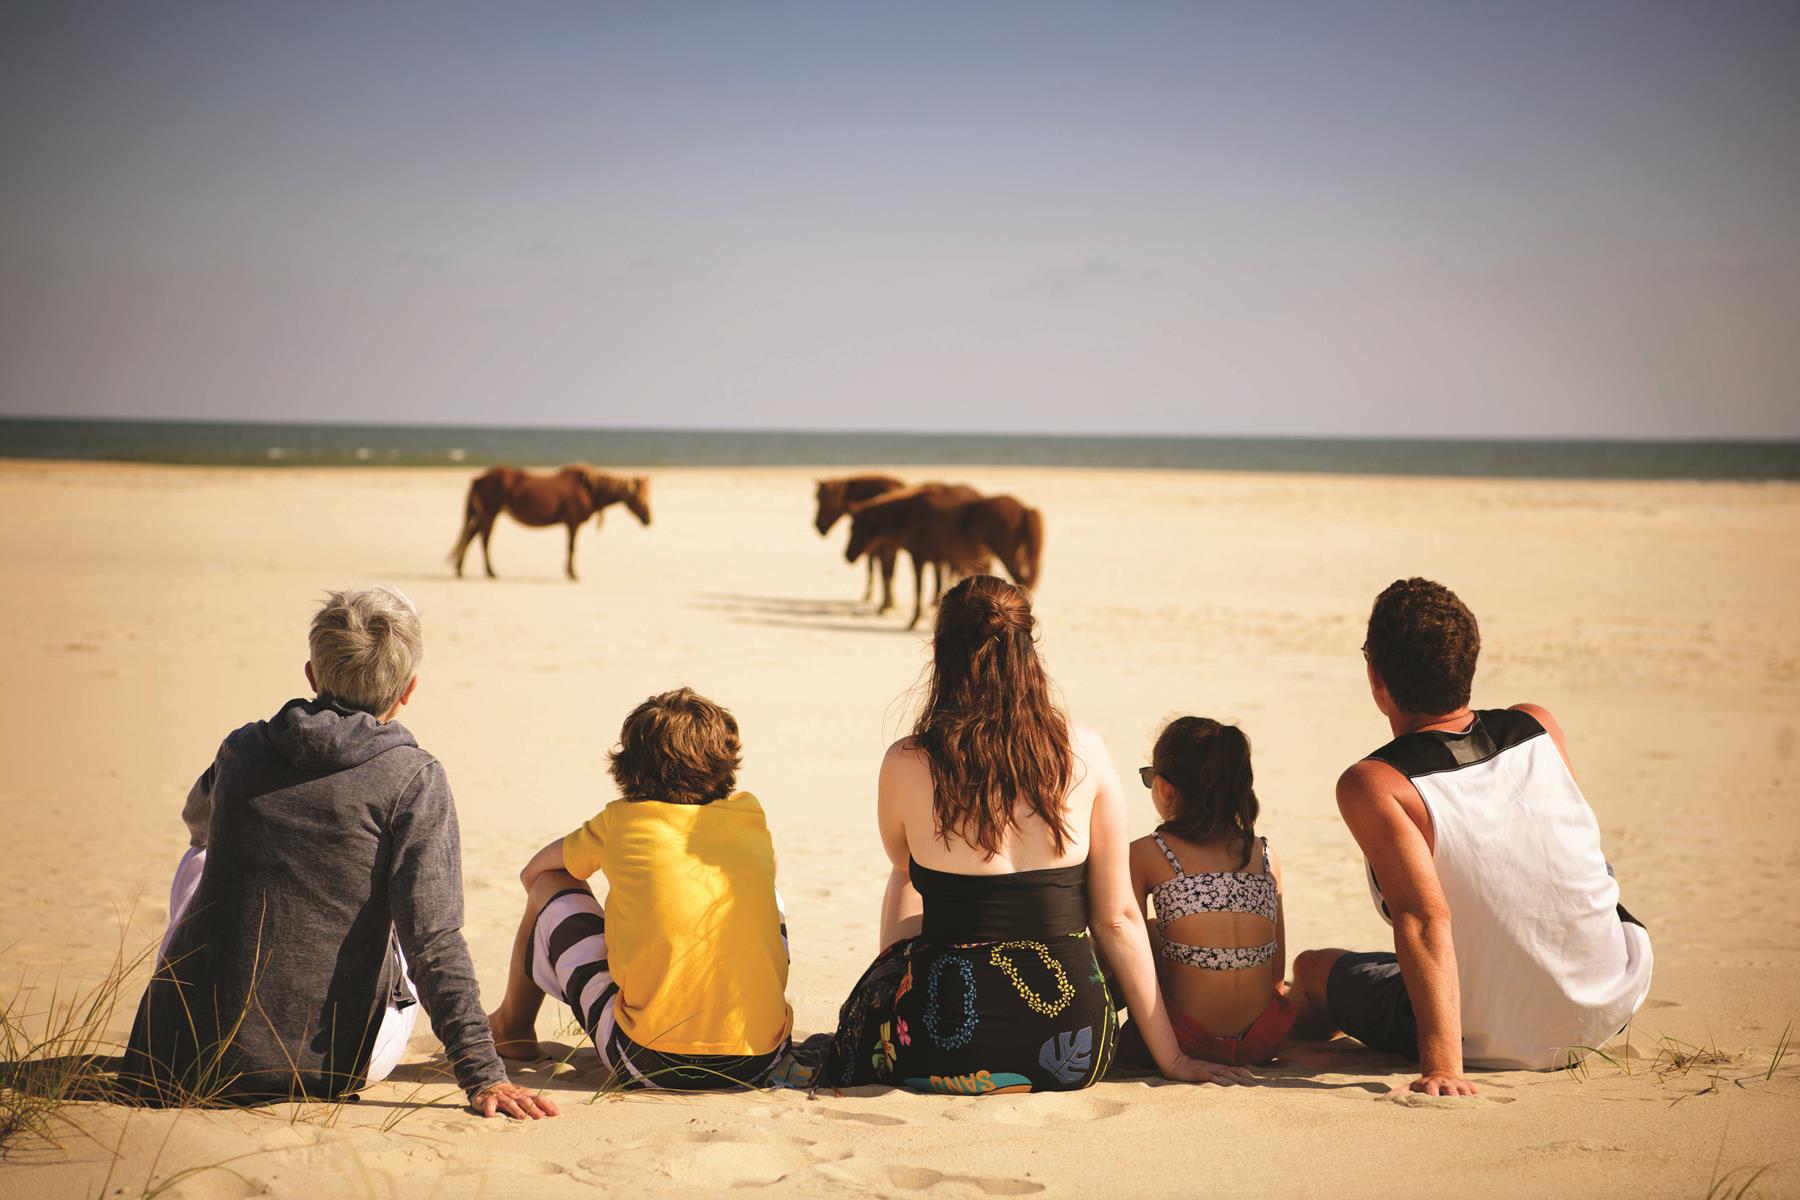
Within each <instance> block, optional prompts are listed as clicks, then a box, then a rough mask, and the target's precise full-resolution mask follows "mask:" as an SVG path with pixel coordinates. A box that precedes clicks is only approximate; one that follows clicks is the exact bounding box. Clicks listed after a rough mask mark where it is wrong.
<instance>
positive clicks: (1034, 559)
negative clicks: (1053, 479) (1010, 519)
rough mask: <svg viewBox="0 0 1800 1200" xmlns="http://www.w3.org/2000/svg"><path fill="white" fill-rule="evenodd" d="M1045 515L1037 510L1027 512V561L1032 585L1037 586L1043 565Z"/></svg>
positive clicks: (1029, 509) (1027, 510)
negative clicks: (1039, 572)
mask: <svg viewBox="0 0 1800 1200" xmlns="http://www.w3.org/2000/svg"><path fill="white" fill-rule="evenodd" d="M1043 553H1044V514H1043V513H1041V512H1039V511H1038V510H1037V509H1035V508H1027V509H1026V510H1025V561H1026V563H1027V564H1029V566H1028V569H1029V570H1030V572H1031V585H1032V586H1034V587H1035V586H1036V585H1037V581H1038V571H1039V570H1040V568H1041V567H1042V565H1043Z"/></svg>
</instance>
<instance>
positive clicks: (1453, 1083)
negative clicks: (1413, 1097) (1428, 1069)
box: [1406, 1071, 1475, 1096]
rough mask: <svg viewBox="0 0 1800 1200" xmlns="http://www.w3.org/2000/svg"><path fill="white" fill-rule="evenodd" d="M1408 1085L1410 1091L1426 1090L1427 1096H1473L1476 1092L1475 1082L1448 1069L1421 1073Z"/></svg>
mask: <svg viewBox="0 0 1800 1200" xmlns="http://www.w3.org/2000/svg"><path fill="white" fill-rule="evenodd" d="M1406 1087H1407V1090H1408V1091H1413V1092H1424V1093H1425V1094H1426V1095H1427V1096H1473V1095H1474V1094H1475V1085H1474V1084H1472V1083H1470V1082H1469V1081H1468V1080H1466V1079H1464V1078H1463V1077H1462V1076H1461V1075H1452V1074H1450V1073H1449V1072H1447V1071H1436V1072H1433V1073H1431V1074H1429V1075H1421V1076H1419V1078H1417V1079H1415V1080H1413V1081H1412V1082H1411V1083H1409V1084H1407V1085H1406Z"/></svg>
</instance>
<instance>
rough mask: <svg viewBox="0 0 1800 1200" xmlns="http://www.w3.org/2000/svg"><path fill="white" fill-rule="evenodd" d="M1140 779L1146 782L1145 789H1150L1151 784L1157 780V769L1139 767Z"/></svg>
mask: <svg viewBox="0 0 1800 1200" xmlns="http://www.w3.org/2000/svg"><path fill="white" fill-rule="evenodd" d="M1138 778H1139V779H1141V780H1143V781H1144V786H1145V787H1149V786H1150V784H1151V782H1152V781H1153V780H1154V779H1155V778H1156V768H1155V767H1139V768H1138Z"/></svg>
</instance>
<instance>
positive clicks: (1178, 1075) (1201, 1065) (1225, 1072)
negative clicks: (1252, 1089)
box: [1163, 1054, 1257, 1087]
mask: <svg viewBox="0 0 1800 1200" xmlns="http://www.w3.org/2000/svg"><path fill="white" fill-rule="evenodd" d="M1163 1075H1164V1077H1166V1078H1169V1079H1175V1080H1180V1081H1181V1082H1183V1083H1216V1084H1218V1085H1219V1086H1220V1087H1233V1086H1235V1085H1238V1084H1249V1085H1254V1084H1255V1083H1256V1082H1257V1079H1256V1076H1254V1075H1252V1074H1251V1073H1250V1072H1249V1071H1246V1070H1245V1069H1244V1068H1243V1067H1227V1066H1223V1065H1221V1064H1219V1063H1209V1062H1206V1061H1204V1060H1202V1059H1198V1058H1189V1057H1188V1056H1187V1055H1185V1054H1183V1055H1180V1056H1179V1057H1177V1058H1176V1059H1175V1061H1174V1062H1172V1063H1170V1064H1169V1066H1168V1068H1167V1069H1166V1070H1164V1071H1163Z"/></svg>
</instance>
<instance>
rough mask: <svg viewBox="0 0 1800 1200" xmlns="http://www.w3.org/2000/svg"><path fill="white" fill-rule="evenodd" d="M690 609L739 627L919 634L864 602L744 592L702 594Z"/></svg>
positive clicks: (691, 603)
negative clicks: (714, 616)
mask: <svg viewBox="0 0 1800 1200" xmlns="http://www.w3.org/2000/svg"><path fill="white" fill-rule="evenodd" d="M689 607H691V608H698V609H701V610H704V611H706V612H716V613H722V614H724V615H725V617H726V619H727V620H729V621H731V622H732V623H733V624H735V625H762V626H767V627H774V628H778V629H814V630H823V631H826V632H829V633H863V634H867V633H883V634H896V633H915V632H916V631H914V630H909V629H907V628H906V627H905V626H904V625H901V624H898V623H897V622H896V621H895V620H894V618H893V617H891V616H881V615H879V614H877V613H876V612H875V609H874V606H873V605H871V604H868V603H866V602H864V601H861V600H826V599H823V598H821V597H818V596H757V595H750V594H747V593H744V592H702V593H701V594H700V596H699V597H698V598H697V599H695V600H692V601H690V602H689Z"/></svg>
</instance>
